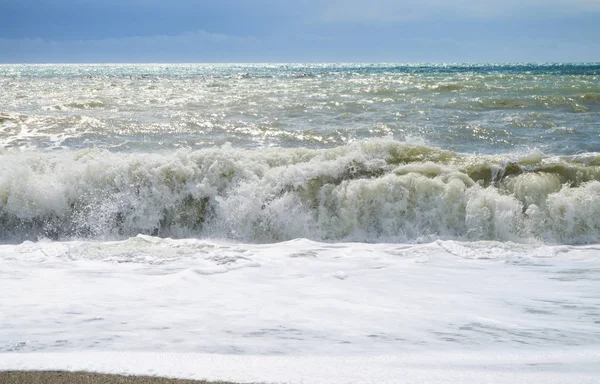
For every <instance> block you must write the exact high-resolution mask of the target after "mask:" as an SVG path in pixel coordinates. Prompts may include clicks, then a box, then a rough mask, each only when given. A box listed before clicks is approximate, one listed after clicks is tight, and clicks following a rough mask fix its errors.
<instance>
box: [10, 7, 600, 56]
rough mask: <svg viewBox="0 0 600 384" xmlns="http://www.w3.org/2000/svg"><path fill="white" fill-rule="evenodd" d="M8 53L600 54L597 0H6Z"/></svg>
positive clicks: (203, 54) (211, 54)
mask: <svg viewBox="0 0 600 384" xmlns="http://www.w3.org/2000/svg"><path fill="white" fill-rule="evenodd" d="M0 14H1V15H2V23H1V24H0V62H5V63H7V62H332V61H333V62H348V61H370V62H381V61H385V62H474V61H476V62H492V61H493V62H511V61H600V0H544V1H542V0H504V1H496V0H455V1H445V0H289V1H286V0H196V1H194V0H171V1H166V0H163V1H160V0H104V1H98V0H0Z"/></svg>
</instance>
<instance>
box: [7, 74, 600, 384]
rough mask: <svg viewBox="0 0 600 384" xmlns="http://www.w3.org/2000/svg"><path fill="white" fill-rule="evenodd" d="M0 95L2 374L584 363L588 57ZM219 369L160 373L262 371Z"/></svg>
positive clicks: (591, 84) (554, 367)
mask: <svg viewBox="0 0 600 384" xmlns="http://www.w3.org/2000/svg"><path fill="white" fill-rule="evenodd" d="M0 90H1V92H0V292H2V294H1V295H2V300H0V352H1V353H0V368H2V367H5V368H6V367H8V368H10V367H15V366H19V367H24V366H27V364H28V363H27V362H30V363H29V364H30V366H29V367H30V368H36V367H39V366H42V365H43V364H42V363H40V361H41V360H40V358H39V356H44V355H43V354H44V353H51V354H55V355H53V356H67V355H68V356H73V353H75V352H76V353H82V354H83V353H88V354H94V353H107V352H109V353H110V352H115V351H120V352H122V351H129V352H132V353H134V352H140V353H141V352H144V351H153V352H158V353H166V352H168V353H172V354H173V353H186V354H195V356H200V355H202V356H212V357H211V358H214V357H215V356H220V358H222V359H225V360H224V361H230V360H227V359H239V358H240V357H247V358H249V359H259V360H257V361H263V362H264V363H263V364H265V365H267V364H273V362H272V360H269V359H272V358H273V357H277V356H279V357H282V358H287V359H290V360H285V361H286V363H285V364H288V363H289V364H291V366H296V367H302V369H300V368H298V369H299V371H298V372H296V373H290V372H289V369H288V368H286V370H285V374H281V375H283V376H285V375H287V376H286V378H285V380H287V381H286V382H290V383H291V382H302V380H305V379H306V378H309V380H311V381H310V382H314V383H318V382H328V383H333V382H353V380H352V379H351V378H348V379H347V380H349V381H344V380H346V379H345V378H344V376H343V372H342V371H340V370H338V371H335V369H334V370H333V371H330V374H329V375H327V374H326V373H323V372H320V371H319V372H318V374H317V373H315V372H317V371H318V368H315V367H316V366H318V365H319V364H318V363H316V361H318V359H319V358H320V357H322V358H323V359H327V358H334V357H335V359H340V358H341V359H343V358H346V357H347V358H352V359H359V360H360V359H361V358H362V359H363V360H361V361H362V362H363V364H364V365H363V366H364V367H367V365H369V364H373V360H368V359H372V358H376V357H377V358H381V356H395V357H394V359H399V361H400V362H398V361H396V360H394V359H392V361H396V363H398V364H400V363H401V362H402V361H404V362H406V361H408V363H406V364H408V365H409V366H408V368H407V367H405V368H406V369H409V368H410V369H413V370H415V369H417V368H418V369H421V368H422V366H423V364H432V363H435V361H438V362H440V361H441V363H439V364H441V365H440V366H444V367H446V366H450V369H451V370H453V371H454V372H459V371H460V372H461V375H462V374H466V375H467V376H468V375H469V374H471V375H475V376H470V377H476V378H478V380H484V381H485V380H491V381H489V382H507V383H508V382H514V380H515V378H517V380H519V378H520V379H523V380H525V379H527V380H532V381H531V382H536V380H537V381H538V382H539V381H540V380H541V381H545V382H553V381H552V380H556V382H564V380H567V381H570V382H590V383H591V382H593V380H594V377H597V376H595V375H597V374H600V371H599V369H600V368H598V367H600V293H599V292H600V131H599V129H600V64H598V63H587V64H586V63H581V64H569V63H565V64H555V63H543V64H529V63H523V64H359V63H349V64H143V65H142V64H131V65H129V64H119V65H117V64H114V65H108V64H107V65H91V64H89V65H0ZM432 351H435V353H440V354H441V355H439V356H438V357H437V360H435V359H433V360H432V359H431V358H429V357H427V356H429V355H428V354H429V353H431V352H432ZM562 351H567V352H566V353H565V354H564V355H561V354H560V353H562ZM56 354H58V355H56ZM61 354H63V355H61ZM457 354H458V355H460V356H467V357H465V358H464V359H463V360H461V359H456V358H454V357H452V358H450V357H451V356H457ZM465 354H466V355H465ZM511 354H512V355H511ZM521 355H522V356H525V357H523V359H513V360H514V361H513V360H510V359H509V360H510V362H507V361H508V360H507V359H506V356H521ZM32 356H38V357H32ZM86 356H93V355H86ZM103 356H104V355H103ZM113 356H119V355H113ZM175 356H176V355H175ZM261 356H262V357H264V359H263V360H260V357H261ZM399 356H400V357H399ZM402 356H405V357H402ZM406 356H412V357H409V358H407V357H406ZM415 356H416V357H415ZM440 356H441V357H440ZM482 356H483V357H482ZM544 356H546V357H544ZM574 356H575V357H574ZM306 358H310V359H317V360H315V363H314V364H312V365H311V364H306V362H305V360H301V359H306ZM19 359H20V360H19ZM90 359H92V358H89V359H88V361H90ZM294 359H296V360H294ZM298 359H300V360H298ZM42 360H43V359H42ZM59 360H60V359H59ZM92 360H93V359H92ZM15 361H16V362H15ZM236 361H237V360H236ZM252 361H254V360H252ZM336 361H337V360H336ZM353 361H354V360H353ZM3 362H4V363H3ZM31 362H37V363H31ZM519 362H522V364H521V363H519ZM367 363H368V364H367ZM379 363H381V362H379ZM379 363H377V364H379ZM396 363H394V364H396ZM3 364H4V365H3ZM19 364H21V365H19ZM31 364H33V365H31ZM35 364H38V365H35ZM40 364H41V365H40ZM54 364H55V365H54V366H53V367H55V368H60V366H58V367H56V364H58V363H57V362H56V361H55V362H54ZM72 364H74V363H72ZM82 364H83V363H82ZM140 364H141V363H140ZM194 364H196V365H198V362H197V361H196V362H195V363H194ZM252 364H254V366H256V364H259V363H258V362H253V363H252ZM285 364H284V365H285ZM294 364H296V365H294ZM302 364H305V365H306V366H305V365H302ZM340 364H341V363H340ZM354 364H359V363H357V362H356V361H355V362H354V363H353V365H354ZM394 364H392V365H394ZM410 364H412V365H410ZM59 365H60V364H59ZM142 365H143V364H142ZM225 365H226V364H225ZM396 365H397V364H396ZM396 365H394V366H396ZM484 365H485V366H486V367H493V369H495V370H496V373H498V372H499V371H502V372H505V373H506V372H509V373H510V374H509V375H508V376H506V375H505V376H503V375H500V374H499V375H496V376H487V373H486V372H485V371H484V368H482V367H483V366H484ZM112 366H114V364H112ZM307 366H311V367H312V368H310V369H309V368H307ZM466 366H468V367H466ZM78 367H79V366H78ZM387 367H388V368H387V371H386V369H382V370H375V371H373V370H372V371H373V372H371V371H369V372H371V373H370V375H371V376H369V377H370V379H373V380H375V379H377V380H379V382H387V381H386V380H390V381H389V382H394V377H397V376H393V375H392V376H390V375H387V374H386V373H385V372H392V371H393V369H395V368H393V367H392V366H387ZM465 367H466V368H465ZM594 367H595V368H594ZM84 368H85V367H84ZM80 369H81V367H80ZM97 369H100V368H97ZM106 369H108V368H106V367H104V370H106ZM311 369H313V370H312V371H311ZM365 369H367V368H365ZM469 369H470V370H471V371H469ZM226 370H227V369H226V368H223V370H222V371H219V372H213V371H211V372H212V373H211V375H212V376H210V377H208V376H206V375H203V374H202V372H198V371H193V372H192V373H190V372H188V373H186V374H184V375H183V377H198V378H209V379H215V378H217V379H221V380H236V381H238V382H257V381H265V382H282V380H284V379H282V378H281V377H282V376H277V375H275V376H269V374H268V372H267V373H265V372H263V376H261V374H260V373H256V374H254V373H253V374H252V375H250V374H249V373H248V372H249V371H247V370H246V371H244V370H241V371H240V372H238V373H237V376H236V375H233V374H231V375H229V376H228V375H227V374H226V372H225V371H226ZM465 370H466V371H465ZM142 371H143V372H147V369H146V368H144V369H143V370H142ZM184 371H185V370H182V371H181V372H184ZM267 371H268V369H267ZM128 372H129V371H128ZM168 372H171V371H168ZM173 372H174V373H173ZM173 372H171V373H170V374H171V375H175V376H177V375H178V374H177V372H179V371H177V372H175V371H173ZM186 372H187V371H186ZM299 372H303V373H302V374H301V373H299ZM311 372H312V373H313V375H312V376H311ZM332 372H334V373H332ZM377 372H379V374H381V376H377V374H378V373H377ZM393 372H395V373H394V375H397V374H398V373H397V372H396V371H393ZM411 372H412V371H411ZM415 372H416V371H415ZM430 372H431V370H420V371H418V372H417V373H415V374H414V375H415V376H411V377H413V378H415V380H417V379H419V380H420V379H422V378H423V377H425V376H423V375H429V374H430ZM465 372H467V373H465ZM469 372H470V373H469ZM138 373H139V372H138ZM271 373H272V372H271ZM280 373H281V372H279V373H278V375H279V374H280ZM307 375H308V376H307ZM373 375H375V376H373ZM386 375H387V376H386ZM419 375H421V376H419ZM477 375H479V376H477ZM515 375H517V376H515ZM519 375H521V376H519ZM536 375H537V376H536ZM179 376H182V375H179ZM353 377H355V378H356V374H354V376H353ZM460 377H462V378H463V379H464V377H463V376H460ZM427 378H428V380H429V381H428V382H438V381H435V380H437V379H436V378H435V377H432V376H427ZM445 379H447V377H446V376H445V375H442V376H440V377H439V380H441V381H439V382H444V380H445ZM504 379H506V381H502V380H504ZM319 380H322V381H319ZM336 380H338V381H336ZM365 380H367V379H366V378H365ZM377 380H375V381H377ZM457 380H458V379H457ZM461 380H462V379H461ZM494 380H495V381H494ZM459 381H460V380H458V381H457V382H459ZM365 382H366V381H365ZM521 382H525V381H521Z"/></svg>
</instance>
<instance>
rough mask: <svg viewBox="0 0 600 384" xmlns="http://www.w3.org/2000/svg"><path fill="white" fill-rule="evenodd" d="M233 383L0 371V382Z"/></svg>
mask: <svg viewBox="0 0 600 384" xmlns="http://www.w3.org/2000/svg"><path fill="white" fill-rule="evenodd" d="M9 383H10V384H234V383H231V382H225V381H205V380H189V379H173V378H166V377H159V376H139V375H117V374H104V373H95V372H82V371H77V372H70V371H22V370H18V371H0V384H9Z"/></svg>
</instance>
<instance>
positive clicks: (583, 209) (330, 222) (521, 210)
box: [0, 140, 600, 244]
mask: <svg viewBox="0 0 600 384" xmlns="http://www.w3.org/2000/svg"><path fill="white" fill-rule="evenodd" d="M139 233H142V234H152V235H158V236H163V237H218V238H228V239H233V240H240V241H246V242H274V241H283V240H289V239H293V238H299V237H305V238H310V239H314V240H324V241H363V242H375V241H377V242H381V241H384V242H385V241H390V242H392V241H393V242H421V241H431V240H434V239H438V238H442V239H458V240H500V241H516V242H532V241H544V242H550V243H565V244H576V243H588V242H600V154H595V153H591V154H582V155H577V156H570V157H548V156H545V155H543V154H542V153H539V152H532V153H529V154H525V155H514V154H513V155H502V156H476V155H467V154H460V153H455V152H450V151H444V150H440V149H436V148H431V147H427V146H424V145H414V144H408V143H403V142H398V141H393V140H370V141H361V142H357V143H354V144H351V145H347V146H342V147H337V148H332V149H297V148H294V149H291V148H290V149H285V148H273V149H261V150H243V149H236V148H232V147H231V146H228V145H227V146H223V147H220V148H214V149H206V150H199V151H190V150H188V151H177V152H171V153H127V154H124V153H113V152H108V151H103V150H84V151H64V152H21V151H16V150H15V151H12V150H11V151H4V152H0V239H2V240H3V241H23V240H26V239H33V240H35V239H39V238H51V239H71V238H88V239H113V238H114V239H116V238H123V237H129V236H134V235H137V234H139Z"/></svg>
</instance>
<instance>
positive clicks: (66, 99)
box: [0, 64, 600, 154]
mask: <svg viewBox="0 0 600 384" xmlns="http://www.w3.org/2000/svg"><path fill="white" fill-rule="evenodd" d="M0 87H1V88H2V89H3V92H2V93H1V95H0V105H2V110H0V113H1V116H2V117H1V119H2V129H1V130H0V145H1V146H2V147H5V148H15V147H34V148H70V149H80V148H88V147H90V146H94V147H99V148H107V149H111V150H166V149H175V148H182V147H184V148H193V149H198V148H206V147H211V146H214V145H222V144H224V143H226V142H230V143H232V144H233V145H234V146H239V147H244V148H261V147H265V146H276V147H311V148H325V147H334V146H340V145H345V144H348V143H350V142H353V141H357V140H364V139H368V138H374V137H380V138H381V137H385V138H393V139H395V140H400V141H405V140H413V139H415V138H416V139H418V140H424V141H426V142H427V143H428V144H430V145H433V146H438V147H442V148H444V149H447V150H452V151H459V152H476V153H506V152H512V151H527V150H530V149H532V148H537V149H539V150H541V151H542V152H544V153H551V154H574V153H581V152H590V151H596V150H597V149H598V146H599V143H600V137H599V136H598V134H597V132H596V131H597V127H598V120H599V116H600V115H599V114H600V65H599V64H545V65H530V64H522V65H430V66H427V65H392V64H390V65H384V64H378V65H359V64H347V65H325V64H318V65H317V64H315V65H300V64H298V65H191V64H190V65H102V66H95V65H85V66H81V65H70V66H54V65H48V66H24V65H14V66H13V65H10V66H0Z"/></svg>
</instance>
